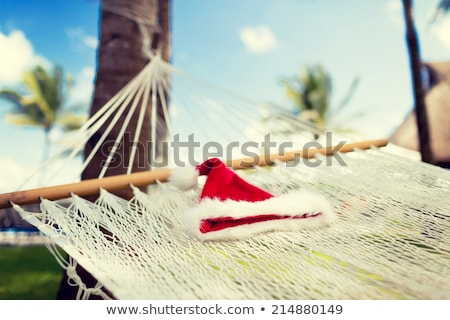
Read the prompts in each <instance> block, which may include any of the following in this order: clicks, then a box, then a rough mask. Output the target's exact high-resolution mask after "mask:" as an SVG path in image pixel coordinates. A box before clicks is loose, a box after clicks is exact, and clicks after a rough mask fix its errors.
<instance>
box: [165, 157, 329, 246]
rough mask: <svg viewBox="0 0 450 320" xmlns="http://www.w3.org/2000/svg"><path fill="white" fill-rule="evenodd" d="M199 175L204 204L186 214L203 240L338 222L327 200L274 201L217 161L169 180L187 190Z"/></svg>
mask: <svg viewBox="0 0 450 320" xmlns="http://www.w3.org/2000/svg"><path fill="white" fill-rule="evenodd" d="M200 175H205V176H207V177H206V182H205V184H204V186H203V190H202V192H201V195H200V201H199V204H198V205H197V206H196V207H194V208H192V209H189V210H188V211H187V212H186V213H185V223H186V230H187V231H188V232H189V233H190V234H192V235H194V236H195V237H197V238H198V239H200V240H229V239H240V238H246V237H249V236H251V235H253V234H257V233H262V232H269V231H294V230H300V229H312V228H318V227H323V226H327V225H329V224H330V223H332V222H333V221H334V220H335V214H334V212H333V210H332V208H331V205H330V204H329V203H328V201H327V200H326V199H325V198H324V197H323V196H322V195H320V194H317V193H314V192H311V191H306V190H300V191H292V192H290V193H287V194H283V195H280V196H274V195H272V194H271V193H269V192H267V191H265V190H263V189H261V188H258V187H257V186H254V185H252V184H250V183H248V182H247V181H245V180H244V179H242V178H241V177H239V176H238V175H237V174H236V173H235V172H234V171H233V170H231V169H229V168H228V167H227V166H226V165H225V164H224V163H223V162H222V161H220V160H219V159H217V158H212V159H209V160H207V161H205V162H204V163H202V164H201V165H199V166H197V167H195V168H190V169H181V170H180V169H178V170H174V171H173V173H172V175H171V178H170V181H171V182H172V183H173V184H175V185H176V186H177V187H179V188H181V189H184V190H187V189H190V188H193V187H195V186H196V185H197V180H198V179H197V178H198V177H199V176H200Z"/></svg>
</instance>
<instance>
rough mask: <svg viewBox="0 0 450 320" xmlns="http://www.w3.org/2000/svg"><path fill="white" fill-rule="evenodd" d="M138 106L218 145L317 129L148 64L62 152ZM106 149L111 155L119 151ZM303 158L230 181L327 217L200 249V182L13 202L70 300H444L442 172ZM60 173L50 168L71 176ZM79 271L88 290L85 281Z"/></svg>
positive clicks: (306, 135)
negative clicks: (193, 231)
mask: <svg viewBox="0 0 450 320" xmlns="http://www.w3.org/2000/svg"><path fill="white" fill-rule="evenodd" d="M143 97H144V98H143ZM145 97H147V98H145ZM167 97H168V98H167ZM145 100H148V101H153V103H152V106H153V107H152V110H155V109H156V108H155V107H154V106H155V105H156V104H155V103H156V101H159V106H160V107H161V108H162V110H163V112H162V113H163V114H165V115H166V116H167V119H166V120H170V128H169V129H170V132H171V133H172V135H171V136H172V137H173V136H174V134H177V133H180V134H181V133H183V132H184V133H185V137H186V136H188V135H189V134H191V133H192V134H195V136H196V139H199V140H206V141H214V142H215V143H217V144H219V145H221V146H224V148H225V146H226V145H227V144H229V143H230V142H231V141H242V142H245V141H262V139H263V137H264V136H266V135H267V133H271V134H272V135H271V138H272V139H273V140H274V141H290V142H292V149H296V148H299V147H300V148H301V147H302V146H304V145H305V143H307V142H308V141H310V140H311V139H312V136H313V134H314V133H316V134H317V133H319V134H321V133H322V131H321V130H319V129H317V128H312V127H311V126H310V125H308V124H306V123H302V122H300V121H299V120H298V119H297V118H296V117H295V116H293V115H292V114H290V113H289V112H287V111H283V110H281V109H278V108H273V107H268V106H259V105H255V104H254V103H253V102H251V101H248V100H245V99H242V98H241V97H239V96H237V95H233V94H231V93H230V92H225V91H220V90H218V89H217V88H213V87H209V86H208V85H206V84H205V83H203V82H201V81H197V80H196V79H194V78H191V77H189V76H187V75H186V74H184V73H182V72H180V71H178V70H176V69H174V68H173V67H171V66H169V65H168V64H166V63H164V62H162V61H161V60H160V59H156V58H155V59H153V60H152V62H151V63H150V64H149V65H148V66H147V67H146V68H145V69H144V70H143V71H142V73H141V74H139V75H137V76H136V77H135V78H134V79H133V80H132V81H131V82H130V84H129V85H128V86H126V87H125V88H124V90H122V91H121V92H119V93H118V94H117V95H116V96H115V97H114V98H113V99H111V102H110V103H108V104H107V105H106V106H105V107H104V108H103V109H101V110H100V111H99V113H98V114H96V115H95V116H94V117H92V118H91V119H90V121H89V122H88V123H87V124H86V125H85V126H84V127H83V128H82V129H81V130H80V131H79V133H78V135H77V139H76V141H77V144H76V145H75V146H71V148H70V150H71V152H67V150H63V151H61V154H68V153H69V154H71V156H72V157H73V158H76V154H77V153H78V152H79V151H80V150H81V148H82V146H83V145H84V144H85V143H86V141H87V140H88V139H89V137H91V136H92V135H93V134H94V133H95V132H96V130H97V129H98V128H100V126H102V125H104V124H105V123H107V124H111V126H114V125H116V126H117V125H118V124H117V117H116V115H117V114H120V113H122V112H125V114H127V113H131V112H130V110H132V112H135V113H136V112H137V113H139V110H140V109H139V108H144V107H145V103H143V102H142V101H145ZM135 101H136V102H135ZM133 108H134V109H133ZM133 110H134V111H133ZM153 112H154V115H156V111H153ZM226 117H229V118H226ZM224 119H231V120H224ZM181 120H183V121H181ZM152 121H153V122H154V123H153V125H152V128H154V129H153V130H154V132H153V134H152V136H153V137H155V138H156V136H157V132H156V130H157V129H156V128H157V127H158V126H157V123H156V119H155V117H152ZM119 125H122V126H123V128H126V126H127V125H128V123H127V121H126V120H125V121H124V123H122V124H119ZM183 126H184V127H183ZM213 129H214V130H213ZM124 131H125V129H124ZM117 139H118V141H120V139H122V137H121V136H120V134H119V136H118V137H117ZM256 139H258V140H256ZM102 142H103V141H102V139H101V138H100V139H99V144H101V143H102ZM217 144H216V146H217ZM99 148H100V145H99ZM257 150H258V152H264V150H261V149H258V148H257ZM110 151H111V157H113V154H114V152H115V151H116V150H110ZM202 151H203V150H202V149H201V148H199V150H197V153H195V155H196V156H197V158H196V159H198V161H201V160H204V159H201V158H202V157H203V156H204V154H202ZM153 154H154V153H153ZM237 156H239V155H236V154H231V157H233V158H235V157H237ZM87 161H89V159H87ZM308 161H309V162H308V163H306V162H305V161H303V160H302V159H295V160H294V161H291V162H276V163H275V164H274V165H272V166H268V167H253V168H249V169H245V170H237V171H236V174H238V175H239V176H241V177H243V178H244V179H245V180H246V181H249V182H250V183H252V184H254V185H256V186H259V187H261V188H263V189H265V190H267V191H269V192H271V193H272V194H274V195H275V196H277V195H282V194H286V193H288V192H290V191H293V190H301V189H305V190H310V191H313V192H317V193H320V194H322V195H324V196H325V197H326V198H328V199H329V201H330V203H331V205H332V207H333V210H334V211H335V212H336V214H337V221H336V222H335V223H333V224H332V225H330V226H327V227H323V228H317V229H309V230H308V229H306V230H298V231H292V232H267V233H261V234H257V235H254V236H252V237H250V238H246V239H239V240H229V241H225V240H220V241H199V240H198V239H195V238H193V237H192V236H190V235H189V234H187V233H186V232H185V225H184V223H183V219H182V216H183V214H184V213H185V212H186V211H187V210H188V209H189V208H192V207H195V206H197V205H198V200H199V196H200V192H201V187H202V183H203V182H202V181H200V185H199V187H198V188H194V189H191V190H187V191H182V190H180V189H179V188H176V187H175V186H173V185H172V184H171V182H170V181H169V182H167V183H156V184H154V185H151V186H149V189H148V192H143V191H141V190H140V189H138V188H136V187H133V186H130V187H131V188H132V189H133V191H134V197H133V198H132V199H131V200H124V199H122V198H119V197H118V196H116V195H114V194H112V193H110V192H108V191H106V190H101V191H100V196H99V197H98V199H97V201H96V202H95V203H94V202H90V201H88V200H86V199H84V198H82V197H79V196H77V195H75V194H74V195H73V196H72V197H71V198H69V199H64V200H62V201H50V200H46V199H42V201H41V212H28V211H26V210H25V209H24V207H21V206H19V205H15V206H14V207H15V209H16V210H17V211H18V212H19V213H20V214H21V216H22V217H23V218H24V219H25V220H27V221H28V222H30V223H31V224H33V225H34V226H36V227H37V228H38V229H39V230H40V231H41V232H42V234H43V235H44V238H45V239H46V243H47V245H48V248H49V250H51V251H52V252H53V253H54V255H55V257H56V258H57V259H58V261H59V262H60V263H61V265H62V266H63V267H64V268H65V269H66V270H67V272H68V274H69V277H70V278H71V281H72V282H73V284H74V285H77V286H78V287H79V288H80V291H79V298H87V297H89V295H90V294H93V293H95V294H104V296H105V298H107V297H108V295H107V293H102V292H103V290H102V289H103V288H106V289H107V290H108V292H110V293H112V294H113V297H110V298H116V299H153V300H155V299H449V298H450V277H449V274H450V197H449V191H450V172H448V171H447V170H444V169H442V168H439V167H435V166H432V165H428V164H424V163H421V162H418V161H414V160H410V159H407V158H403V157H400V156H398V155H395V154H392V153H391V152H388V151H387V150H384V149H383V148H377V147H373V148H371V149H370V150H355V151H354V152H350V153H345V154H343V153H337V154H335V155H330V156H324V155H317V156H316V157H315V158H314V159H310V160H308ZM65 163H71V160H67V162H65ZM169 165H173V164H172V163H171V161H170V157H169ZM84 166H85V164H82V165H81V170H82V169H83V167H84ZM69 171H70V172H69ZM69 171H67V170H66V171H64V170H59V169H58V170H57V172H62V173H61V174H63V175H68V174H69V173H72V172H73V171H74V170H69ZM102 174H103V173H99V177H102ZM49 183H50V182H49ZM58 248H61V249H63V250H64V251H65V253H67V254H68V255H69V256H70V257H71V258H72V259H73V260H72V261H71V263H66V260H65V259H64V257H63V256H61V255H60V254H61V253H60V251H59V250H58ZM77 263H78V264H80V265H82V266H83V267H84V268H85V269H86V270H88V271H89V272H90V273H91V274H92V275H93V276H94V277H95V278H97V279H98V281H99V284H98V286H96V287H95V288H87V287H86V286H85V285H84V284H83V283H82V280H81V278H79V277H78V275H77V274H76V272H75V266H76V264H77ZM105 292H106V291H105Z"/></svg>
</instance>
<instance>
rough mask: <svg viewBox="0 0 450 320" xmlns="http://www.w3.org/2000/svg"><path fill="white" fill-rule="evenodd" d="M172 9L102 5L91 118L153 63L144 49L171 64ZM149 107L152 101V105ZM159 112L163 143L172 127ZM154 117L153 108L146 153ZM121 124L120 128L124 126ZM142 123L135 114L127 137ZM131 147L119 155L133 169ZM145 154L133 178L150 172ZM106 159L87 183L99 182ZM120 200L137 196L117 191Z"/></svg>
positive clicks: (159, 0)
mask: <svg viewBox="0 0 450 320" xmlns="http://www.w3.org/2000/svg"><path fill="white" fill-rule="evenodd" d="M169 9H170V1H169V0H135V1H128V0H103V1H102V11H101V25H100V46H99V49H98V71H97V77H96V83H95V90H94V96H93V103H92V106H91V110H90V115H93V114H95V113H96V112H97V111H98V110H99V108H100V107H102V106H103V105H104V104H105V103H106V102H107V101H108V100H109V99H110V98H111V97H112V96H113V95H114V94H115V93H117V92H118V91H119V90H120V89H121V88H123V87H124V86H125V84H127V83H128V82H129V81H130V80H131V79H132V78H133V77H134V76H135V75H136V74H137V73H138V72H139V71H141V70H142V69H143V68H144V66H145V65H146V64H147V63H148V61H149V57H148V56H146V55H145V54H143V50H142V49H143V47H144V49H146V50H155V51H156V50H159V51H160V52H161V53H162V57H163V59H165V60H166V61H168V60H169V56H170V46H169V39H170V32H169V22H170V16H169V15H170V12H169V11H170V10H169ZM141 17H145V20H142V18H141ZM146 38H147V39H146ZM146 40H148V42H149V43H148V47H145V46H147V44H146ZM150 103H151V101H149V104H150ZM157 110H158V111H157V112H158V116H159V117H158V123H160V124H161V123H162V124H163V125H159V126H158V136H159V137H160V138H162V137H164V136H165V134H166V130H167V126H166V125H165V122H164V121H165V120H164V117H163V111H162V108H161V107H159V108H158V109H157ZM150 115H151V113H150V107H148V108H147V112H146V115H145V120H144V126H143V127H142V131H141V135H140V137H139V142H140V143H142V145H143V146H144V147H147V146H148V143H149V142H150V141H151V128H150V123H151V122H150ZM121 120H122V119H121ZM121 120H119V123H121V122H123V121H121ZM137 121H138V112H137V111H136V114H135V115H133V117H132V120H131V123H130V126H129V128H130V129H129V130H128V131H127V132H126V133H125V136H127V135H128V136H130V137H133V136H134V133H135V129H136V127H137V125H136V123H137ZM105 127H106V125H105ZM105 127H103V128H101V129H100V130H98V131H97V132H98V135H101V134H102V133H103V131H104V130H105ZM120 129H121V128H120V126H119V127H117V128H114V129H113V130H112V131H111V132H110V133H109V136H108V138H107V140H109V141H114V139H115V137H117V136H118V132H119V131H120ZM96 139H97V135H96V136H94V137H93V138H92V139H91V140H90V141H89V142H88V143H87V145H86V147H85V157H87V156H88V155H89V154H90V153H91V151H92V149H93V146H94V145H95V143H96V142H97V141H96ZM107 140H106V141H107ZM132 143H133V142H132V141H123V142H122V145H121V146H120V148H119V149H120V150H119V151H118V152H119V153H120V159H121V161H123V163H128V160H129V158H130V150H131V149H132V148H131V144H132ZM146 151H147V152H139V153H138V154H137V157H136V158H135V159H134V163H133V170H132V171H133V172H135V171H145V170H149V169H150V165H149V157H150V155H149V150H146ZM106 157H107V155H105V154H104V152H101V150H99V151H98V152H97V153H96V154H95V156H94V157H93V159H92V161H90V163H89V164H88V166H87V167H86V169H85V170H84V172H83V174H82V179H91V178H96V177H98V175H99V172H101V169H102V168H101V166H102V164H103V163H105V160H106ZM126 170H127V168H125V166H116V167H115V168H108V170H107V171H106V174H105V175H106V176H110V175H118V174H124V173H126ZM117 194H118V195H119V196H121V197H123V198H130V197H131V196H132V191H131V190H129V189H126V190H121V191H118V192H117Z"/></svg>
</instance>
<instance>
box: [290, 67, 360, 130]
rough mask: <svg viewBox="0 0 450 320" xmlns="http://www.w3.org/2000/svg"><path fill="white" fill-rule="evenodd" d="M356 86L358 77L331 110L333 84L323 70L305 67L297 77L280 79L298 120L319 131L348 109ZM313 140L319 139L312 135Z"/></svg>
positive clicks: (321, 68)
mask: <svg viewBox="0 0 450 320" xmlns="http://www.w3.org/2000/svg"><path fill="white" fill-rule="evenodd" d="M358 83H359V77H355V79H354V80H353V82H352V84H351V86H350V88H349V90H348V92H347V94H346V95H345V97H344V99H343V100H342V101H341V103H340V104H339V105H338V106H337V107H336V108H333V110H332V108H331V93H332V81H331V77H330V75H329V73H328V72H327V71H326V70H325V68H323V66H321V65H319V64H317V65H308V66H305V67H304V68H302V70H301V72H300V75H299V76H295V77H291V78H287V77H284V78H282V79H281V84H282V85H283V86H284V88H285V95H286V97H287V98H288V99H289V100H290V102H291V104H292V105H293V106H294V107H295V110H294V113H295V114H298V115H299V119H300V120H302V121H307V122H311V123H312V124H313V125H314V126H316V127H318V128H319V129H321V130H323V129H326V128H327V126H328V125H329V123H330V122H331V119H332V118H333V117H334V116H336V115H337V113H339V112H341V111H342V109H344V108H345V106H347V105H348V103H349V101H350V100H351V97H352V95H353V93H354V91H355V89H356V87H357V85H358ZM314 137H315V139H317V138H318V137H319V136H318V135H317V134H314Z"/></svg>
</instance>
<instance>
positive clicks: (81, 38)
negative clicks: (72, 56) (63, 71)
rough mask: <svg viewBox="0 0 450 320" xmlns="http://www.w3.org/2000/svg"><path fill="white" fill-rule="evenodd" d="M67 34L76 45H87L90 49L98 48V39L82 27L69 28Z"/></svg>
mask: <svg viewBox="0 0 450 320" xmlns="http://www.w3.org/2000/svg"><path fill="white" fill-rule="evenodd" d="M66 34H67V36H68V37H69V39H71V40H73V41H75V42H76V43H75V45H76V46H79V45H81V46H82V47H87V48H89V49H96V48H97V46H98V39H97V38H96V37H94V36H90V35H87V34H85V33H84V31H83V29H82V28H67V29H66Z"/></svg>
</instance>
